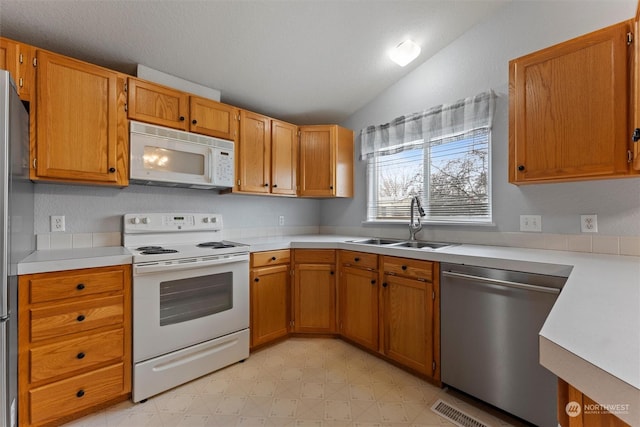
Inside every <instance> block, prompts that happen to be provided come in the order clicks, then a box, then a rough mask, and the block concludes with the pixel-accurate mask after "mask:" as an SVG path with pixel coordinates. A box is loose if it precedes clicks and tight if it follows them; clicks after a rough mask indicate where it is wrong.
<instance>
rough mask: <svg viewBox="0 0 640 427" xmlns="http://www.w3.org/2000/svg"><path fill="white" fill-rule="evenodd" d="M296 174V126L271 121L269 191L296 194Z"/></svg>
mask: <svg viewBox="0 0 640 427" xmlns="http://www.w3.org/2000/svg"><path fill="white" fill-rule="evenodd" d="M297 175H298V127H297V126H296V125H292V124H289V123H285V122H281V121H278V120H272V121H271V193H273V194H288V195H295V194H296V190H297V189H296V185H297Z"/></svg>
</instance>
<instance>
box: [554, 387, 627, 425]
mask: <svg viewBox="0 0 640 427" xmlns="http://www.w3.org/2000/svg"><path fill="white" fill-rule="evenodd" d="M570 402H572V403H571V405H570ZM576 405H577V406H576ZM586 407H590V408H599V405H598V404H597V403H596V402H595V401H594V400H592V399H590V398H589V397H588V396H585V395H584V394H582V392H580V390H578V389H576V388H575V387H573V386H572V385H571V384H569V383H567V382H565V381H563V380H562V379H560V378H558V425H559V426H560V427H630V426H629V424H627V423H625V422H624V421H622V420H621V419H620V418H618V417H616V416H615V415H613V414H611V413H610V412H607V411H603V413H600V412H601V411H599V410H597V411H591V412H585V410H584V409H585V408H586ZM572 409H573V410H574V411H575V412H572V413H573V414H574V416H571V417H570V416H569V413H570V412H571V410H572ZM578 409H579V411H580V412H579V413H577V411H578Z"/></svg>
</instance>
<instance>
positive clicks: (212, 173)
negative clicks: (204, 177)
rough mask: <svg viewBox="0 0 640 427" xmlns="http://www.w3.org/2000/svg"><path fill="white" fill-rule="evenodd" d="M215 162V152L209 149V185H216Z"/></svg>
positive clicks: (213, 149)
mask: <svg viewBox="0 0 640 427" xmlns="http://www.w3.org/2000/svg"><path fill="white" fill-rule="evenodd" d="M215 162H216V150H215V148H213V147H209V184H215V183H216V172H215V164H216V163H215Z"/></svg>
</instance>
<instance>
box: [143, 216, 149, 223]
mask: <svg viewBox="0 0 640 427" xmlns="http://www.w3.org/2000/svg"><path fill="white" fill-rule="evenodd" d="M142 223H143V224H151V218H149V217H145V218H142Z"/></svg>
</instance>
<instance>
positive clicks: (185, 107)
mask: <svg viewBox="0 0 640 427" xmlns="http://www.w3.org/2000/svg"><path fill="white" fill-rule="evenodd" d="M127 93H128V95H127V114H128V116H129V118H130V119H132V120H138V121H141V122H147V123H154V124H157V125H159V126H166V127H170V128H174V129H180V130H183V131H187V130H189V121H188V117H189V95H188V94H186V93H184V92H181V91H179V90H176V89H171V88H169V87H166V86H162V85H159V84H156V83H151V82H148V81H146V80H141V79H136V78H133V77H129V79H128V83H127Z"/></svg>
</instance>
